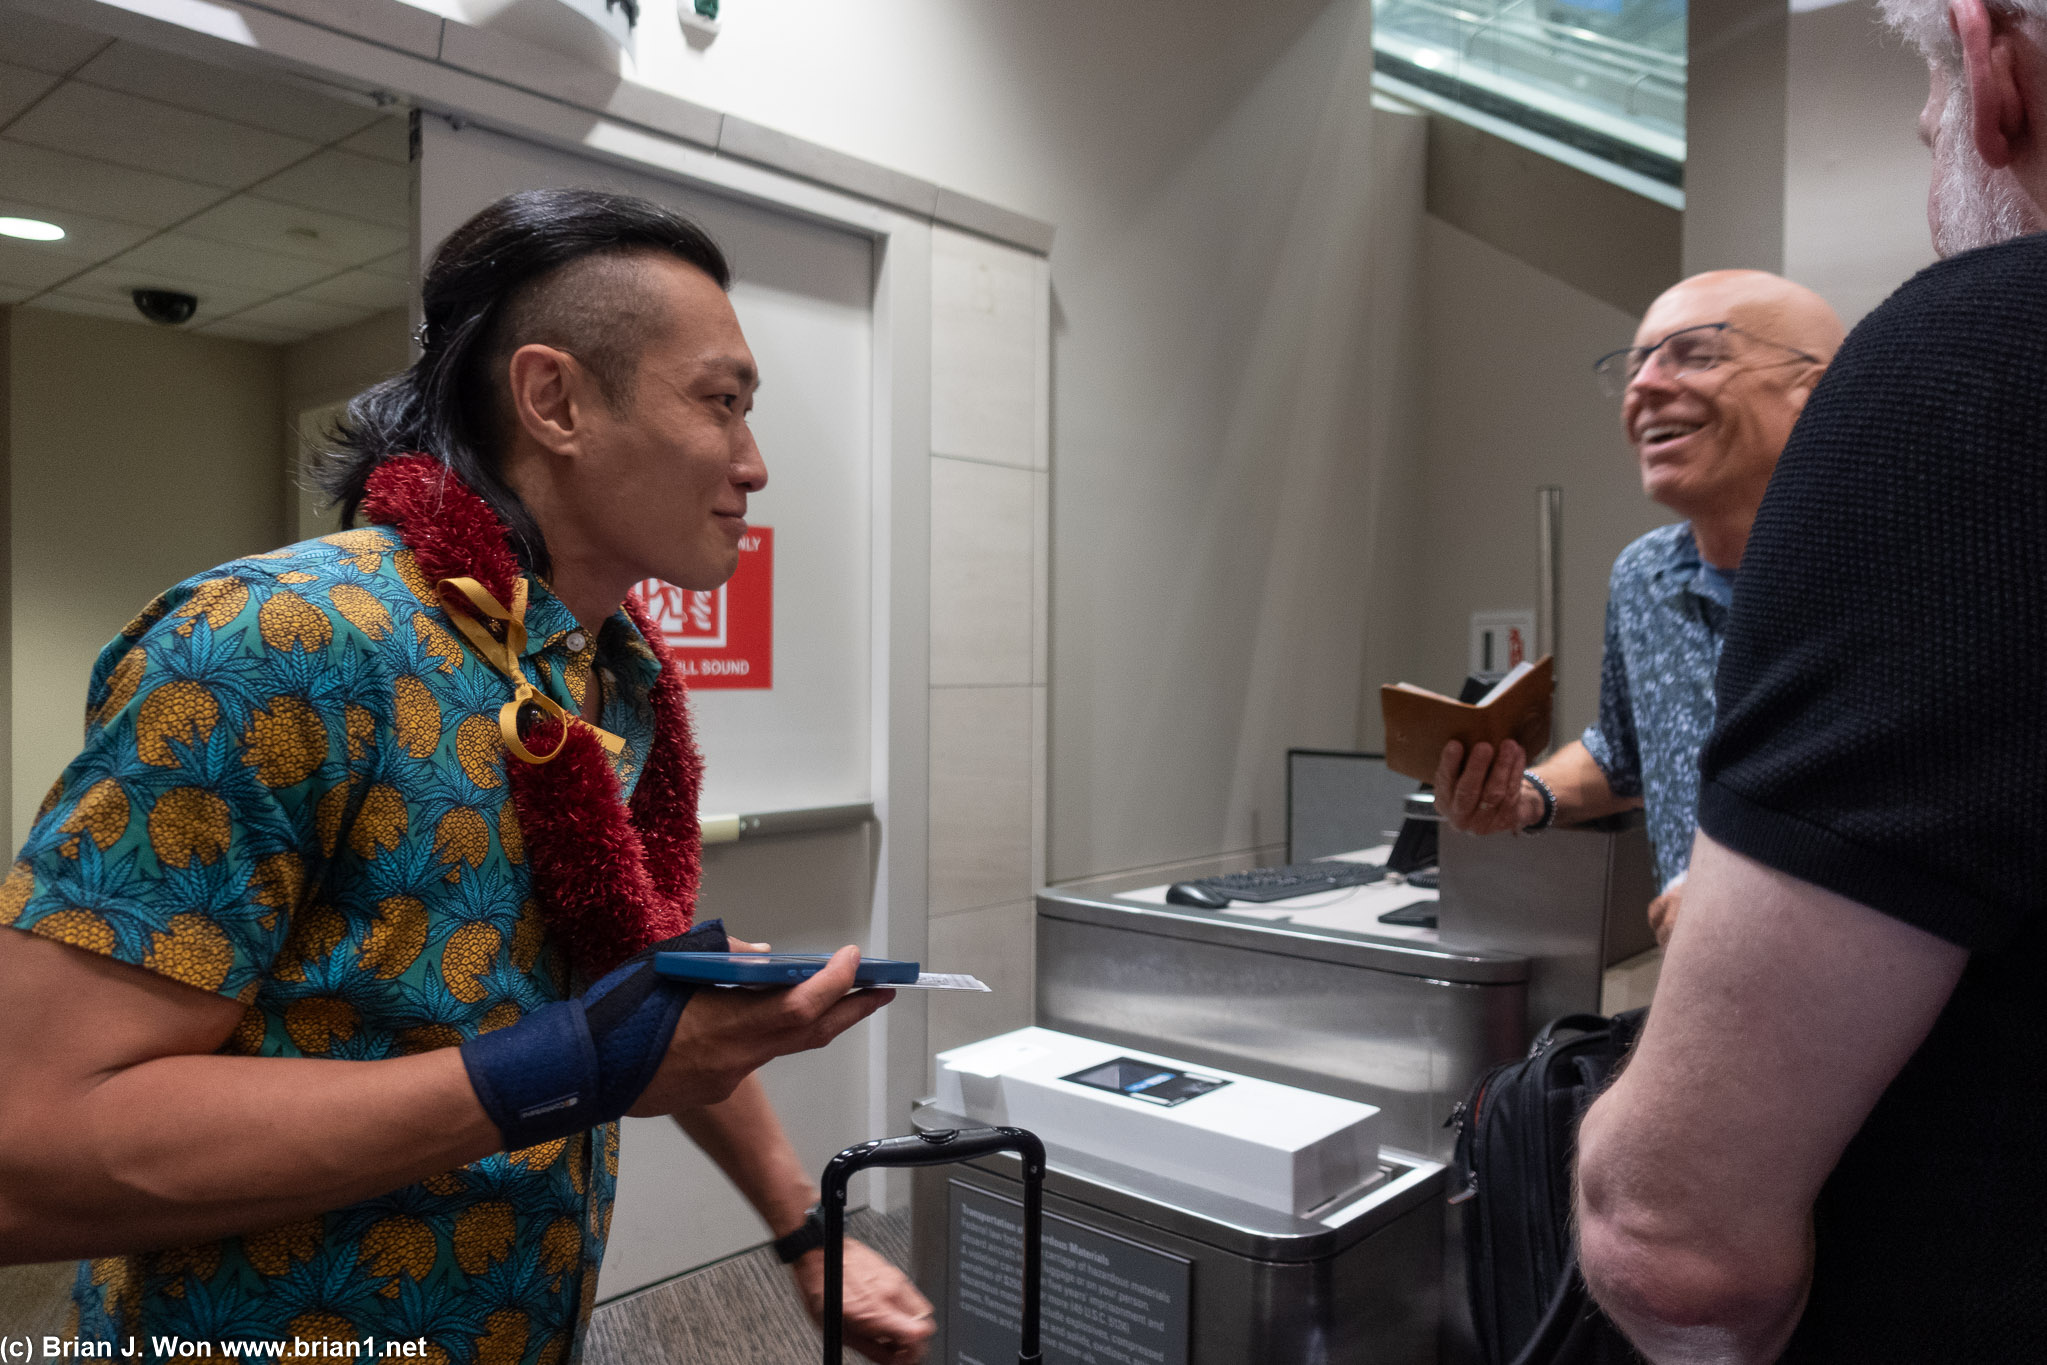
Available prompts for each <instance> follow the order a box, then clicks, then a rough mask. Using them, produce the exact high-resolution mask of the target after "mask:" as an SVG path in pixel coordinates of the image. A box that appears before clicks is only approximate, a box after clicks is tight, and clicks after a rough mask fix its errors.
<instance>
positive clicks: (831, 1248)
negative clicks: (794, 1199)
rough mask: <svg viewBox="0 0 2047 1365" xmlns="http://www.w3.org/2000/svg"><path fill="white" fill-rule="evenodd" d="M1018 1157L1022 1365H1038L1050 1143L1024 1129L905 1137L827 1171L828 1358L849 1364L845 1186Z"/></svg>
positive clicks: (857, 1151)
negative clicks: (893, 1169) (893, 1171)
mask: <svg viewBox="0 0 2047 1365" xmlns="http://www.w3.org/2000/svg"><path fill="white" fill-rule="evenodd" d="M997 1152H1015V1153H1016V1154H1017V1156H1018V1157H1019V1158H1020V1159H1021V1160H1022V1162H1023V1175H1024V1201H1023V1203H1024V1248H1023V1314H1022V1317H1023V1340H1022V1342H1021V1343H1020V1344H1019V1349H1018V1351H1017V1357H1016V1360H1017V1365H1040V1362H1042V1361H1043V1360H1044V1356H1043V1354H1042V1353H1041V1352H1040V1351H1039V1349H1038V1307H1039V1305H1038V1292H1039V1291H1038V1281H1039V1272H1040V1269H1041V1264H1042V1248H1041V1247H1040V1245H1039V1242H1040V1239H1041V1236H1042V1233H1043V1231H1044V1187H1045V1144H1044V1143H1042V1142H1040V1141H1038V1135H1037V1134H1036V1133H1032V1132H1027V1131H1026V1130H1024V1129H1022V1128H1011V1127H1006V1126H1005V1127H1001V1128H934V1129H932V1130H931V1131H929V1132H924V1133H915V1134H912V1135H910V1136H908V1137H888V1138H876V1139H874V1140H873V1141H872V1142H863V1143H861V1144H860V1145H859V1146H857V1147H848V1148H847V1149H846V1150H845V1151H843V1152H840V1153H839V1154H838V1155H837V1156H835V1157H833V1158H832V1159H831V1160H830V1161H829V1162H827V1163H826V1165H825V1168H824V1180H823V1181H822V1182H821V1183H822V1186H823V1196H822V1199H821V1201H820V1202H822V1203H823V1205H824V1358H825V1362H826V1365H839V1362H840V1361H841V1360H842V1359H843V1358H844V1357H843V1355H842V1352H843V1350H844V1336H845V1306H846V1305H845V1294H846V1284H845V1276H846V1182H847V1181H848V1180H851V1179H852V1178H853V1174H854V1172H856V1171H863V1170H866V1169H867V1168H868V1167H869V1166H950V1165H952V1164H953V1163H954V1162H956V1161H971V1160H973V1159H974V1158H975V1157H981V1156H993V1155H995V1154H996V1153H997Z"/></svg>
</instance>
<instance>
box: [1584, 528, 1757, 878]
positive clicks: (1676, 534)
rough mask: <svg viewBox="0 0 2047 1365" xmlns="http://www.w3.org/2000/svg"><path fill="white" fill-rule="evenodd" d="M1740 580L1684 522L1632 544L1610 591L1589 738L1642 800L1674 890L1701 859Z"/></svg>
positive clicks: (1620, 784)
mask: <svg viewBox="0 0 2047 1365" xmlns="http://www.w3.org/2000/svg"><path fill="white" fill-rule="evenodd" d="M1731 579H1732V575H1729V574H1716V573H1714V572H1712V571H1710V570H1709V569H1708V568H1707V566H1706V565H1705V564H1704V562H1703V561H1702V560H1701V559H1700V558H1699V550H1698V546H1697V545H1696V544H1694V543H1693V541H1692V528H1691V526H1690V525H1689V524H1688V523H1685V522H1679V523H1677V524H1676V525H1674V526H1659V527H1657V528H1656V529H1655V530H1653V531H1651V532H1650V533H1649V534H1648V535H1646V536H1643V537H1642V538H1641V539H1640V540H1637V541H1635V542H1634V543H1633V544H1631V545H1629V546H1628V548H1627V549H1625V550H1622V551H1621V552H1620V557H1619V558H1617V559H1615V560H1614V562H1613V579H1612V582H1611V584H1610V585H1609V587H1608V590H1607V598H1606V657H1605V658H1604V659H1603V660H1602V661H1601V663H1600V667H1599V720H1598V721H1597V722H1596V723H1595V724H1593V725H1592V726H1590V727H1588V728H1587V729H1586V731H1585V735H1584V742H1585V747H1586V748H1587V749H1589V750H1590V751H1591V753H1592V759H1593V761H1594V762H1595V763H1597V764H1598V765H1599V768H1600V771H1601V772H1603V773H1605V774H1606V781H1607V785H1609V786H1611V787H1612V788H1613V790H1614V794H1615V795H1616V796H1640V797H1641V798H1642V804H1643V806H1644V809H1645V811H1646V814H1647V817H1648V824H1649V842H1650V844H1651V845H1652V846H1653V847H1654V849H1655V851H1656V874H1657V884H1658V885H1659V886H1662V887H1665V888H1668V887H1669V886H1670V884H1671V883H1672V882H1674V881H1676V880H1677V879H1678V878H1679V877H1681V876H1683V875H1684V873H1685V870H1686V868H1688V867H1689V866H1690V865H1691V860H1692V833H1693V830H1694V829H1695V827H1696V826H1697V824H1698V818H1699V750H1700V749H1702V748H1703V747H1705V743H1706V736H1707V735H1709V734H1710V733H1712V730H1713V675H1714V674H1715V672H1717V671H1718V670H1719V667H1720V645H1721V642H1722V641H1723V640H1724V639H1725V638H1726V635H1727V613H1728V607H1729V606H1730V604H1731V598H1732V586H1731Z"/></svg>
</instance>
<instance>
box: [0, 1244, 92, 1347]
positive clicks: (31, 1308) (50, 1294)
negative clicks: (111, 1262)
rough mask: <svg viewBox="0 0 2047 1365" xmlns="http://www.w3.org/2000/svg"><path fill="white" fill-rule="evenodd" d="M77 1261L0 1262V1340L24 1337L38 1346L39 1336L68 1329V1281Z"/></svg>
mask: <svg viewBox="0 0 2047 1365" xmlns="http://www.w3.org/2000/svg"><path fill="white" fill-rule="evenodd" d="M77 1277H78V1262H76V1261H61V1262H56V1263H53V1264H50V1265H9V1266H0V1341H4V1340H6V1339H7V1338H9V1337H26V1338H28V1339H29V1340H31V1341H34V1342H36V1343H37V1346H36V1349H37V1350H38V1351H40V1350H41V1349H42V1346H41V1342H42V1338H43V1337H44V1336H46V1335H50V1334H53V1333H54V1334H58V1335H62V1334H64V1333H67V1332H69V1331H70V1329H71V1282H72V1281H73V1280H74V1279H76V1278H77Z"/></svg>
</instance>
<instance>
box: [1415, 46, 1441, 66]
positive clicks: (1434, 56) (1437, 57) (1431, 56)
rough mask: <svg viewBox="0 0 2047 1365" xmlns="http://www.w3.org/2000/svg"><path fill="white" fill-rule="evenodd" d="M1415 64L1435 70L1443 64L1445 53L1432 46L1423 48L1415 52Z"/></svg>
mask: <svg viewBox="0 0 2047 1365" xmlns="http://www.w3.org/2000/svg"><path fill="white" fill-rule="evenodd" d="M1414 64H1415V65H1416V66H1418V67H1420V68H1422V70H1424V71H1434V70H1435V69H1436V68H1437V67H1439V66H1441V65H1442V64H1443V54H1442V53H1440V52H1438V51H1436V50H1435V49H1434V48H1431V47H1425V48H1422V49H1421V50H1420V51H1418V52H1416V53H1415V54H1414Z"/></svg>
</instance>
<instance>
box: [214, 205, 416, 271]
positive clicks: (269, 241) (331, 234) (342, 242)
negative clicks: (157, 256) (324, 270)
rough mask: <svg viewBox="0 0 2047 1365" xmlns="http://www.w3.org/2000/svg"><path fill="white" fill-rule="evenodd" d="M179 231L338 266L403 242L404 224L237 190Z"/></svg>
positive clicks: (371, 258)
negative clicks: (234, 195)
mask: <svg viewBox="0 0 2047 1365" xmlns="http://www.w3.org/2000/svg"><path fill="white" fill-rule="evenodd" d="M181 231H184V232H187V233H190V234H191V235H192V236H194V237H206V238H210V239H212V240H213V241H216V242H228V243H231V244H233V245H235V246H252V247H256V248H259V249H261V250H264V251H275V252H279V253H282V254H284V255H287V256H298V257H301V258H303V259H305V260H309V261H325V262H328V263H329V264H331V265H333V266H334V267H336V268H337V269H346V268H349V267H352V266H359V265H363V264H365V263H366V262H369V261H374V260H376V259H377V258H378V257H380V256H388V255H390V254H391V253H392V252H393V251H396V250H399V249H401V248H403V247H404V246H405V245H406V240H407V236H408V234H407V232H406V230H405V229H404V228H394V227H384V226H381V225H379V224H376V223H365V222H363V221H362V220H361V219H359V218H342V217H339V216H337V215H335V214H331V213H321V212H319V211H317V210H315V209H303V208H299V207H298V206H297V205H294V204H277V203H272V202H271V201H270V200H268V199H255V198H252V197H250V196H248V195H241V196H239V197H237V198H234V199H230V200H228V201H227V202H226V203H225V204H222V205H220V206H219V207H217V208H211V209H208V210H207V211H206V212H204V213H202V214H200V215H199V216H198V217H197V218H194V219H193V220H192V221H191V222H189V223H186V224H185V225H184V227H183V228H182V229H181Z"/></svg>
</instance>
